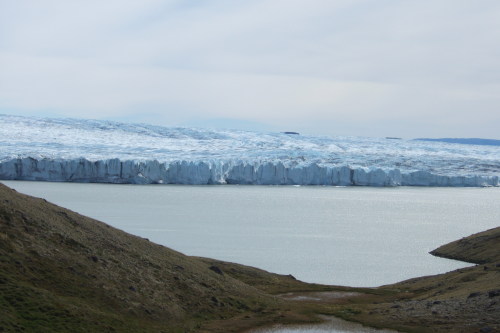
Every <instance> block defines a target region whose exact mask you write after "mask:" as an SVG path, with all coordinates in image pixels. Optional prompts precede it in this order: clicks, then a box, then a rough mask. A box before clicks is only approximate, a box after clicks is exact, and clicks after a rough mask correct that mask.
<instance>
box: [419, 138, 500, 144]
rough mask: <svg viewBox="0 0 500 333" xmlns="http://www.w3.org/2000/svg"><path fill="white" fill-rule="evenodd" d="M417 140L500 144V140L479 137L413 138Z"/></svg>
mask: <svg viewBox="0 0 500 333" xmlns="http://www.w3.org/2000/svg"><path fill="white" fill-rule="evenodd" d="M413 140H416V141H435V142H447V143H459V144H464V145H481V146H500V140H494V139H479V138H440V139H430V138H418V139H413Z"/></svg>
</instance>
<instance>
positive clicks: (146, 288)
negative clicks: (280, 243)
mask: <svg viewBox="0 0 500 333" xmlns="http://www.w3.org/2000/svg"><path fill="white" fill-rule="evenodd" d="M216 264H217V262H215V261H214V262H207V261H205V260H201V259H198V258H192V257H188V256H185V255H183V254H181V253H178V252H176V251H173V250H170V249H168V248H166V247H163V246H160V245H157V244H154V243H151V242H149V241H148V240H147V239H143V238H140V237H136V236H132V235H130V234H127V233H125V232H122V231H120V230H117V229H115V228H112V227H110V226H108V225H106V224H104V223H101V222H98V221H95V220H92V219H90V218H87V217H84V216H81V215H79V214H76V213H74V212H71V211H69V210H67V209H64V208H61V207H58V206H55V205H53V204H50V203H48V202H46V201H45V200H43V199H36V198H32V197H29V196H26V195H22V194H19V193H17V192H15V191H14V190H11V189H9V188H7V187H6V186H4V185H2V184H0V309H1V312H2V315H1V316H0V331H7V332H11V331H23V332H111V331H118V332H187V331H191V330H202V327H203V325H204V324H205V323H208V322H211V321H214V320H220V319H224V318H239V317H241V318H246V324H245V322H243V323H239V324H238V325H241V326H242V327H245V325H246V326H253V325H255V324H258V323H261V322H266V321H272V320H274V318H275V317H278V316H280V318H281V320H282V321H287V320H288V319H287V318H286V317H287V316H286V315H283V314H281V313H279V311H278V310H279V308H280V307H281V306H282V303H283V301H282V300H280V299H278V298H276V297H273V296H270V295H267V294H265V293H264V292H262V291H259V290H258V289H256V288H254V287H252V286H250V285H248V284H246V283H243V282H241V281H239V280H237V279H235V278H233V277H231V276H230V275H228V274H225V273H224V271H223V270H222V269H221V268H219V267H217V266H216ZM221 264H223V263H221ZM226 265H230V264H226ZM226 267H227V266H226ZM239 267H244V266H239V265H235V266H234V267H233V268H232V269H231V270H232V271H233V273H235V272H236V273H237V275H238V274H239V275H240V276H245V274H250V275H251V274H254V273H252V272H254V271H256V272H258V274H257V275H258V276H259V277H260V278H264V279H268V280H269V282H268V283H267V284H271V285H272V284H276V285H281V284H283V285H289V286H292V287H294V288H295V289H301V288H302V289H304V288H305V289H307V288H316V287H314V286H311V287H307V286H306V284H304V283H302V282H299V281H295V280H294V279H292V278H290V277H286V276H280V275H276V274H270V273H267V272H264V271H260V270H255V269H252V268H245V270H244V273H241V274H240V273H238V272H239V271H240V268H239ZM260 278H259V279H260ZM246 280H247V282H251V281H252V278H251V277H250V278H249V277H247V279H246ZM301 286H302V287H301ZM294 316H295V314H290V317H291V318H290V319H289V320H291V321H294V320H295V319H294V318H293V317H294ZM235 326H237V325H235ZM240 328H241V327H240ZM235 329H236V328H235ZM211 330H212V331H217V330H218V328H217V326H215V327H212V329H211ZM223 331H231V330H229V329H224V330H223Z"/></svg>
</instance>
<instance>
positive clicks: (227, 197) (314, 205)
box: [4, 181, 500, 286]
mask: <svg viewBox="0 0 500 333" xmlns="http://www.w3.org/2000/svg"><path fill="white" fill-rule="evenodd" d="M4 183H5V184H7V185H8V186H11V187H14V188H15V189H17V190H18V191H20V192H23V193H27V194H31V195H34V196H38V197H43V198H46V199H47V200H49V201H51V202H54V203H56V204H58V205H61V206H64V207H67V208H69V209H72V210H74V211H77V212H79V213H82V214H84V215H88V216H91V217H94V218H96V219H99V220H102V221H105V222H106V223H108V224H111V225H113V226H115V227H117V228H120V229H123V230H125V231H127V232H130V233H133V234H136V235H139V236H142V237H145V238H148V239H150V240H151V241H154V242H157V243H160V244H163V245H165V246H168V247H170V248H173V249H175V250H178V251H181V252H183V253H185V254H188V255H196V256H205V257H212V258H217V259H221V260H226V261H232V262H238V263H242V264H246V265H251V266H255V267H259V268H262V269H265V270H269V271H272V272H276V273H281V274H292V275H294V276H295V277H296V278H298V279H300V280H303V281H307V282H316V283H325V284H338V285H349V286H378V285H383V284H388V283H393V282H397V281H401V280H404V279H408V278H412V277H416V276H422V275H429V274H436V273H442V272H446V271H450V270H453V269H457V268H460V267H465V266H466V264H464V263H462V262H457V261H453V260H447V259H442V258H436V257H433V256H431V255H429V254H428V252H429V251H431V250H433V249H435V248H436V247H438V246H440V245H442V244H444V243H447V242H449V241H452V240H456V239H459V238H461V237H464V236H467V235H470V234H472V233H475V232H479V231H482V230H486V229H489V228H493V227H496V226H498V225H499V224H500V223H499V221H500V204H499V203H500V188H404V187H398V188H370V187H347V188H335V187H315V186H311V187H293V186H236V185H232V186H181V185H144V186H142V185H111V184H74V183H47V182H44V183H41V182H18V181H5V182H4Z"/></svg>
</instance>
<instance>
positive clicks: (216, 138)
mask: <svg viewBox="0 0 500 333" xmlns="http://www.w3.org/2000/svg"><path fill="white" fill-rule="evenodd" d="M499 175H500V147H497V146H478V145H462V144H456V143H443V142H427V141H414V140H390V139H385V138H365V137H340V136H339V137H317V136H304V135H289V134H285V133H260V132H250V131H238V130H214V129H201V128H181V127H161V126H153V125H147V124H129V123H119V122H112V121H98V120H84V119H51V118H36V117H21V116H12V115H0V179H3V180H37V181H58V182H100V183H127V184H192V185H204V184H249V185H250V184H251V185H329V186H477V187H482V186H499Z"/></svg>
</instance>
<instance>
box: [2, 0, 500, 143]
mask: <svg viewBox="0 0 500 333" xmlns="http://www.w3.org/2000/svg"><path fill="white" fill-rule="evenodd" d="M499 16H500V4H499V3H498V2H497V1H496V0H478V1H461V2H460V3H457V2H456V1H452V0H435V1H431V0H425V1H404V2H403V1H394V0H376V1H375V0H337V1H331V0H329V1H327V0H312V1H308V2H304V1H299V0H287V1H285V0H273V1H267V0H266V1H264V0H255V1H251V2H240V1H227V0H226V1H221V0H215V1H190V2H186V1H178V0H171V1H160V0H146V1H141V2H137V1H131V0H124V1H117V0H110V1H94V0H92V1H69V2H68V1H62V0H61V1H58V0H47V1H44V2H39V1H34V0H33V1H29V0H18V1H7V0H0V71H1V72H2V76H1V77H0V111H2V112H8V111H9V110H16V112H20V113H22V112H23V110H24V112H26V113H27V112H30V113H37V112H40V114H42V113H46V112H47V110H50V111H51V112H52V113H57V114H60V115H67V116H81V117H90V118H110V119H137V120H140V119H141V114H148V116H147V119H151V117H155V119H157V123H163V124H166V125H175V124H179V123H184V122H186V121H188V120H189V119H195V118H198V119H210V118H224V119H239V120H240V121H243V122H245V121H246V122H259V123H265V124H267V125H269V126H273V127H276V128H277V127H282V126H287V127H289V128H299V127H300V128H301V130H302V131H306V132H309V133H315V132H318V133H323V134H351V135H373V136H385V135H386V133H388V132H391V134H393V135H398V136H407V135H413V136H434V135H436V136H489V137H496V138H498V134H497V129H496V128H495V126H494V125H493V124H494V123H498V122H499V121H500V119H499V118H500V116H499V115H498V111H497V106H498V105H499V102H500V100H499V99H500V97H499V96H500V94H499V93H500V90H499V89H500V87H499V86H498V84H497V82H499V76H500V64H499V63H498V61H497V59H498V54H499V53H500V46H499V45H498V43H497V41H498V40H500V23H498V20H497V18H498V17H499ZM37 110H39V111H37ZM144 119H146V116H144ZM481 119H483V120H482V121H481ZM447 124H453V126H447Z"/></svg>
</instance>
